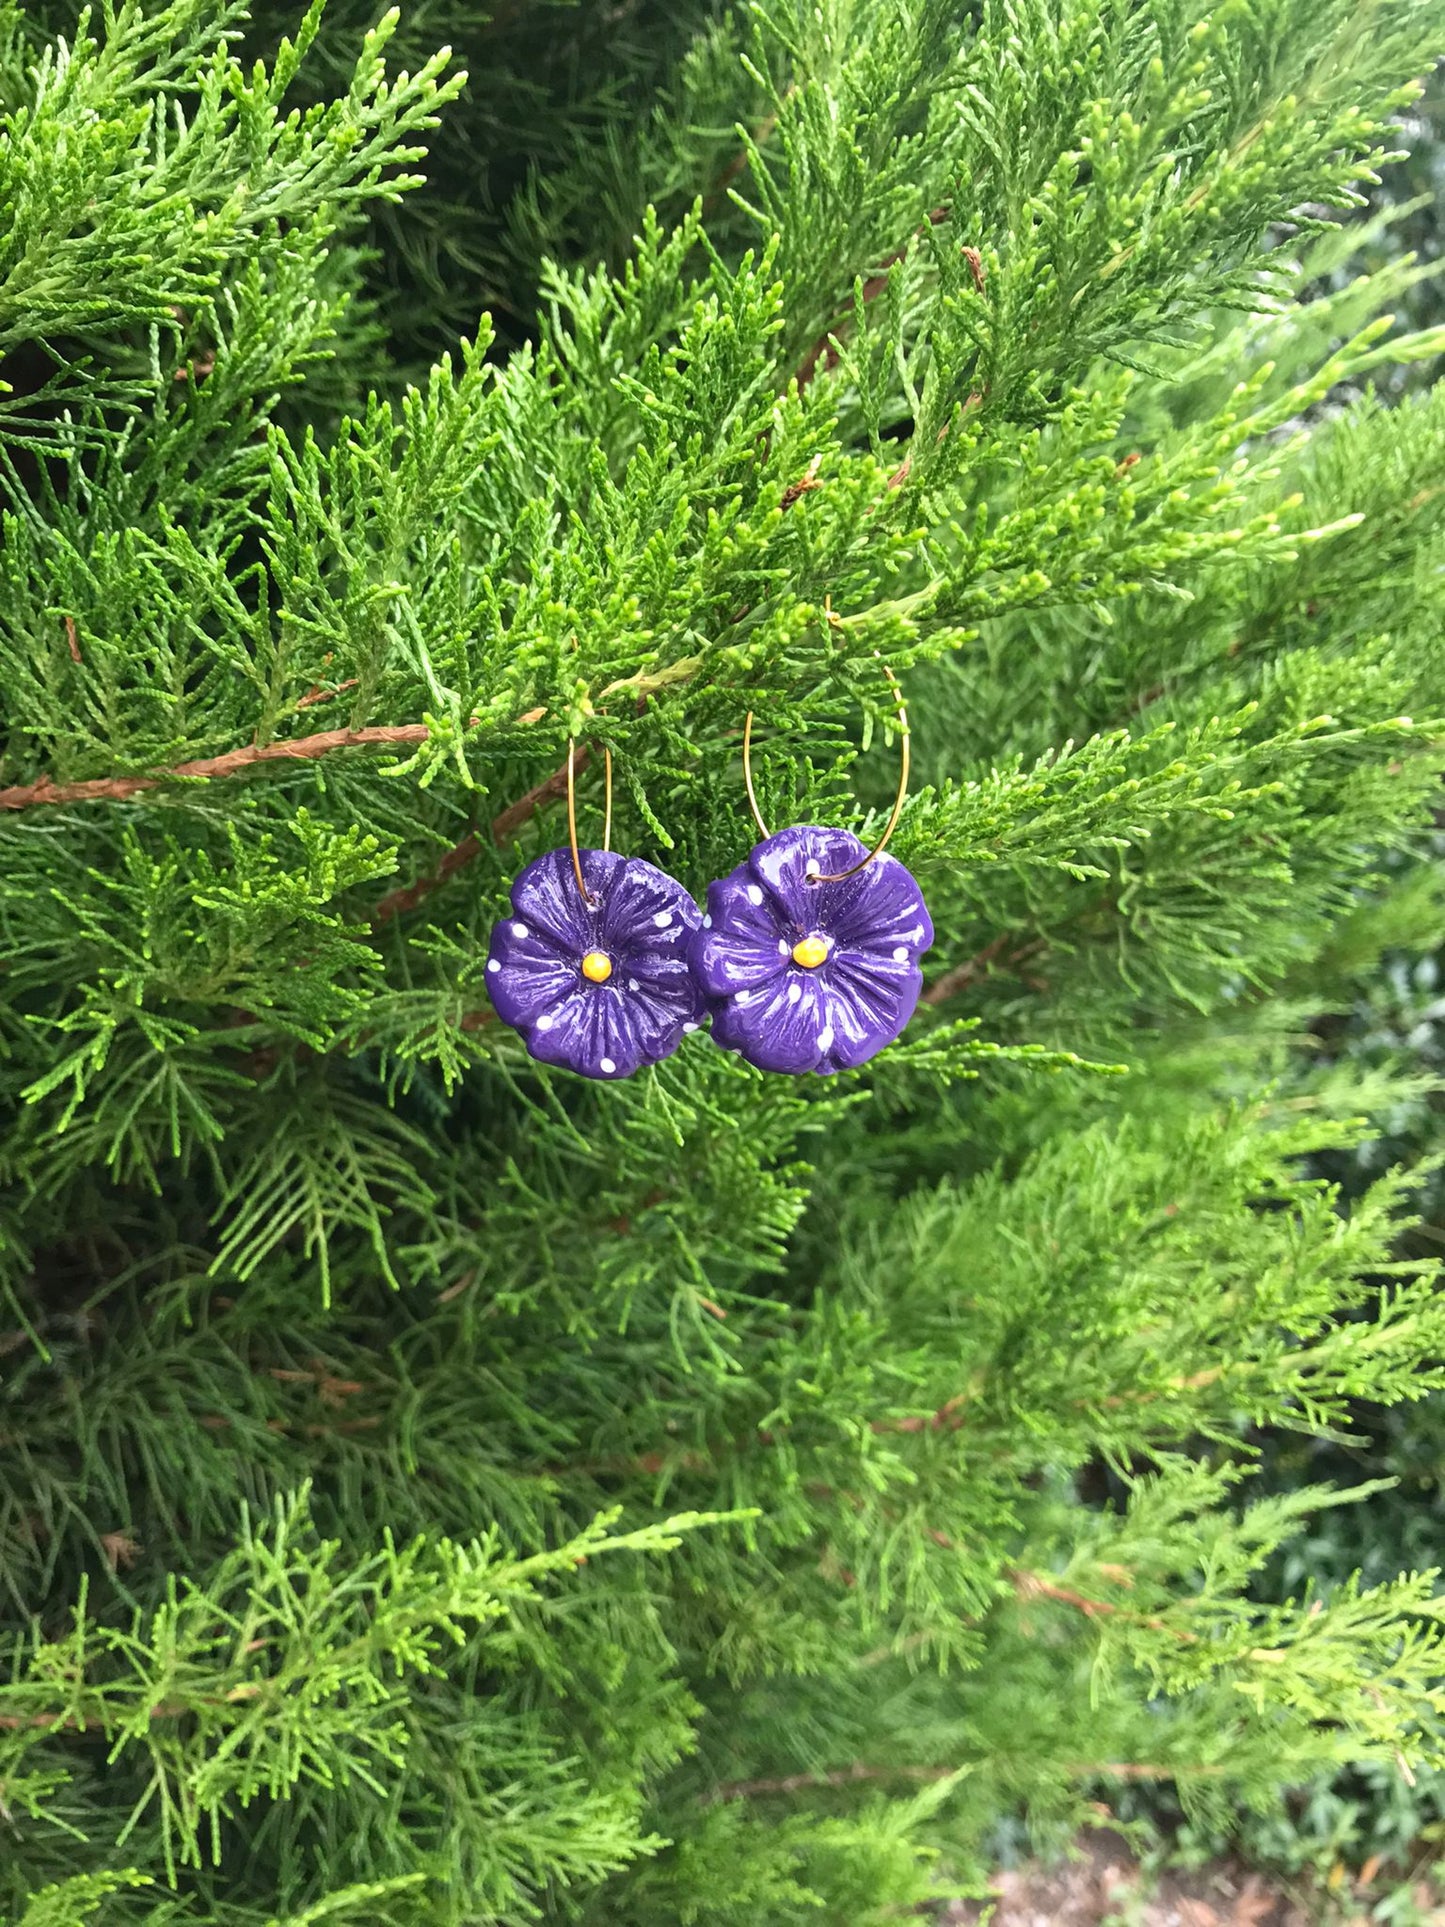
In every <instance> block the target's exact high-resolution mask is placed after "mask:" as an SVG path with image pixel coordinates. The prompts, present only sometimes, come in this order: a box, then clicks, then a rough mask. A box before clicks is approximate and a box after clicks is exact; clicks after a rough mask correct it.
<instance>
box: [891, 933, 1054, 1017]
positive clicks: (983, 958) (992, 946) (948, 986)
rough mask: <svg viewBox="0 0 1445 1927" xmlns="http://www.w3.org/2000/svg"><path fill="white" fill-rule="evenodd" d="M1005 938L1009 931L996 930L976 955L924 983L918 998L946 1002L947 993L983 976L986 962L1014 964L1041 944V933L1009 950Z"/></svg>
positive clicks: (953, 993) (1006, 966)
mask: <svg viewBox="0 0 1445 1927" xmlns="http://www.w3.org/2000/svg"><path fill="white" fill-rule="evenodd" d="M1008 941H1009V933H1008V932H1007V931H1002V932H1000V934H999V935H998V936H996V937H995V938H994V940H993V942H992V943H987V944H985V945H984V947H983V949H982V950H980V951H979V952H978V954H977V955H976V956H973V957H970V958H968V959H967V961H966V962H964V963H961V964H955V965H954V967H953V969H952V970H946V971H945V972H944V973H943V975H942V976H941V977H940V978H938V980H937V981H936V982H935V983H931V984H930V985H929V986H928V988H927V990H925V991H924V993H923V996H922V998H921V1000H920V1001H921V1002H923V1003H925V1004H944V1003H947V1001H948V999H949V998H950V997H956V996H957V995H958V993H959V991H960V990H965V989H967V987H968V985H969V984H971V983H972V982H973V980H974V979H975V977H981V976H983V975H984V973H985V972H986V971H987V970H988V969H989V967H990V965H993V964H997V965H998V966H999V968H1000V969H1003V970H1008V969H1011V968H1012V967H1013V966H1014V965H1015V964H1020V963H1024V962H1026V961H1027V959H1028V958H1030V957H1033V956H1036V955H1037V954H1038V952H1039V951H1040V950H1042V949H1044V948H1045V945H1044V940H1043V938H1042V937H1036V938H1034V939H1033V941H1032V942H1030V943H1026V944H1022V945H1021V946H1020V947H1019V948H1018V949H1017V950H1009V949H1008V947H1007V946H1008Z"/></svg>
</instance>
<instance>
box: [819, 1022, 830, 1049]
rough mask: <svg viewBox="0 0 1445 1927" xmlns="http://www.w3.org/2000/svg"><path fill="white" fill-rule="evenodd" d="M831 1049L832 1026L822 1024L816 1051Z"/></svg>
mask: <svg viewBox="0 0 1445 1927" xmlns="http://www.w3.org/2000/svg"><path fill="white" fill-rule="evenodd" d="M832 1048H833V1026H832V1025H831V1024H824V1026H823V1028H822V1029H821V1030H820V1031H819V1032H818V1049H819V1050H832Z"/></svg>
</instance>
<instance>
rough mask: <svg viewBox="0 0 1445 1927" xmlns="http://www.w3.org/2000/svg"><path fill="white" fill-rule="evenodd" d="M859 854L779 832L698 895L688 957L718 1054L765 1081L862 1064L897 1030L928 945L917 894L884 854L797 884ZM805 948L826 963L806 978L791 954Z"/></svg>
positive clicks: (908, 1011)
mask: <svg viewBox="0 0 1445 1927" xmlns="http://www.w3.org/2000/svg"><path fill="white" fill-rule="evenodd" d="M866 854H867V848H866V846H865V845H864V844H862V843H860V842H859V841H858V838H857V837H856V836H854V835H853V834H852V832H851V831H849V830H823V829H816V828H812V827H809V826H804V827H802V828H799V829H796V830H779V832H778V833H777V835H776V836H770V837H768V838H767V840H766V841H765V842H763V843H759V844H757V845H756V847H755V848H754V849H753V851H752V852H751V854H750V855H749V856H748V858H747V861H746V862H744V863H740V864H739V865H738V867H737V868H736V869H735V870H734V871H733V872H732V873H731V874H730V875H729V876H725V877H723V878H721V879H720V880H719V881H718V882H716V883H713V884H710V885H709V886H708V893H707V915H706V917H704V918H703V927H702V928H700V929H699V930H698V932H697V934H696V935H695V936H694V937H693V939H692V943H691V946H690V949H689V953H688V954H689V960H690V962H691V964H692V971H693V975H694V976H695V977H696V979H697V981H698V983H699V984H700V985H701V987H702V990H703V992H704V994H705V995H706V997H707V1002H708V1007H709V1009H710V1010H711V1012H712V1020H713V1023H712V1034H713V1038H714V1041H715V1042H717V1043H718V1044H721V1045H722V1047H723V1049H724V1050H734V1051H737V1052H739V1053H740V1055H742V1056H743V1057H745V1058H747V1060H748V1062H749V1063H750V1064H756V1065H757V1066H758V1067H759V1069H761V1070H765V1071H820V1072H823V1073H827V1072H829V1071H842V1070H852V1069H854V1068H855V1067H856V1066H857V1065H859V1064H866V1063H867V1062H868V1059H869V1058H870V1057H876V1056H877V1054H878V1052H879V1051H881V1050H882V1049H883V1048H884V1046H885V1045H887V1044H891V1043H892V1042H893V1040H894V1038H895V1037H897V1035H898V1033H899V1032H900V1031H901V1030H902V1029H903V1026H904V1025H905V1024H906V1023H907V1022H908V1020H909V1018H910V1017H911V1016H912V1015H913V1012H914V1009H915V1007H916V1005H917V1003H918V996H919V992H920V991H921V990H922V988H923V973H922V972H921V971H920V969H919V967H918V959H919V957H920V956H922V954H923V952H924V951H925V950H927V948H928V946H929V945H930V944H931V943H932V942H933V923H932V921H931V919H930V917H929V915H928V911H927V910H926V908H925V907H924V903H923V893H922V891H921V890H920V889H919V887H918V884H917V883H916V881H915V880H914V878H913V877H912V876H911V875H910V874H909V872H908V871H907V870H905V869H904V867H903V865H902V864H901V863H900V862H898V860H897V859H896V858H895V857H891V856H889V855H888V854H887V853H886V852H885V853H884V854H883V855H882V856H880V857H878V858H877V859H876V860H875V861H874V862H872V863H870V864H869V865H868V868H867V869H866V870H861V871H860V872H859V873H858V875H857V876H855V877H849V878H848V879H847V881H846V882H843V883H812V882H810V881H809V880H808V879H809V876H810V874H811V875H814V876H818V875H821V876H825V877H826V876H828V875H830V874H831V873H833V872H836V871H839V870H846V869H849V868H850V867H851V866H852V865H853V864H855V863H857V862H859V861H860V860H861V859H862V858H863V857H864V856H866ZM813 936H816V937H821V938H822V939H824V941H825V942H826V943H827V945H828V955H827V958H826V960H825V961H824V962H823V963H821V964H818V965H817V966H816V967H814V968H812V969H809V968H807V967H806V966H804V965H802V964H798V963H795V962H794V961H793V954H792V953H793V947H794V945H795V944H797V943H798V942H799V941H800V939H802V938H805V937H813Z"/></svg>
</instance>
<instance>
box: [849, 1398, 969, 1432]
mask: <svg viewBox="0 0 1445 1927" xmlns="http://www.w3.org/2000/svg"><path fill="white" fill-rule="evenodd" d="M966 1402H967V1401H966V1397H965V1394H964V1393H962V1392H960V1393H959V1394H958V1396H957V1397H956V1398H951V1399H949V1400H948V1402H947V1404H945V1405H940V1406H939V1408H938V1410H937V1411H936V1412H929V1413H926V1414H919V1415H918V1416H916V1417H910V1418H875V1419H874V1420H872V1422H871V1423H870V1425H869V1427H868V1429H869V1431H870V1432H878V1433H882V1432H956V1431H957V1430H958V1428H959V1426H960V1425H962V1424H963V1407H964V1405H965V1403H966Z"/></svg>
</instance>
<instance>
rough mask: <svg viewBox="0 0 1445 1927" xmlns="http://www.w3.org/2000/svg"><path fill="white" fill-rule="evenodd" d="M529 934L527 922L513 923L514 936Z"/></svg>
mask: <svg viewBox="0 0 1445 1927" xmlns="http://www.w3.org/2000/svg"><path fill="white" fill-rule="evenodd" d="M527 934H528V932H527V926H526V924H525V923H514V924H513V925H512V935H513V936H514V937H525V936H526V935H527Z"/></svg>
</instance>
